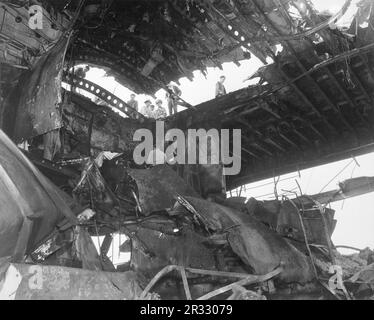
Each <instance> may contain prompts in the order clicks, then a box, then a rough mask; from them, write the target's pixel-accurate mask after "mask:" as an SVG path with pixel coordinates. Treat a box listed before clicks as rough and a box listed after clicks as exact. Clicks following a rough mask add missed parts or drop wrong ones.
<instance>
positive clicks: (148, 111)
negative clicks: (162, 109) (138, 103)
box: [141, 100, 155, 118]
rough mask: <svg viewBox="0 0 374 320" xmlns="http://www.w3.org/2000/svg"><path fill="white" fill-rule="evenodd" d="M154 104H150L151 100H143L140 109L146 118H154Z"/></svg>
mask: <svg viewBox="0 0 374 320" xmlns="http://www.w3.org/2000/svg"><path fill="white" fill-rule="evenodd" d="M154 109H155V106H154V105H153V104H152V102H151V100H146V101H144V106H143V108H142V110H141V113H142V114H144V115H145V116H146V117H147V118H155V110H154Z"/></svg>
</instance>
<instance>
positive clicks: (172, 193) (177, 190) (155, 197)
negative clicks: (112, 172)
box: [129, 165, 198, 215]
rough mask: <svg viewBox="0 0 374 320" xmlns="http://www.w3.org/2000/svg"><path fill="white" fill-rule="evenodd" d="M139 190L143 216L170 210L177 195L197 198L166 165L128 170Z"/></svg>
mask: <svg viewBox="0 0 374 320" xmlns="http://www.w3.org/2000/svg"><path fill="white" fill-rule="evenodd" d="M129 175H130V176H131V177H132V178H134V179H135V181H136V184H137V186H138V190H139V200H140V203H141V207H142V211H143V213H144V214H145V215H149V214H150V213H151V212H154V211H160V210H164V209H167V208H171V207H172V206H173V205H174V203H175V199H176V196H177V195H178V194H181V195H188V196H192V197H198V194H197V193H196V192H195V191H194V190H193V189H192V188H191V187H190V186H188V185H187V184H186V182H185V181H184V180H183V179H182V178H180V177H179V176H178V175H177V174H176V173H175V172H174V171H173V170H172V169H171V168H170V167H169V166H168V165H157V166H154V167H152V168H151V169H148V170H138V169H130V170H129Z"/></svg>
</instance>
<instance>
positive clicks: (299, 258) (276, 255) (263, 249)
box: [186, 197, 314, 283]
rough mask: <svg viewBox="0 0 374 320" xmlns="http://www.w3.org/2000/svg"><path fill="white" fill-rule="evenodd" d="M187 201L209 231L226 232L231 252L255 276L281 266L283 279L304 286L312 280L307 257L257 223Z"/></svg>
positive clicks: (242, 215)
mask: <svg viewBox="0 0 374 320" xmlns="http://www.w3.org/2000/svg"><path fill="white" fill-rule="evenodd" d="M186 199H187V200H188V201H189V202H190V204H191V205H192V206H193V207H194V208H195V209H196V211H198V212H199V214H200V215H202V216H204V217H205V219H207V220H208V221H209V227H210V228H214V231H215V232H218V233H227V237H228V242H229V244H230V246H231V248H232V250H233V251H234V252H235V253H236V254H237V255H238V256H239V257H240V258H241V260H242V261H243V262H244V263H245V264H246V265H248V266H250V267H252V268H253V269H254V271H255V272H256V273H257V274H266V273H268V272H270V271H272V270H274V269H275V268H277V267H278V266H279V265H282V266H283V268H284V270H283V272H282V273H281V274H280V279H282V280H285V281H287V282H302V283H305V282H308V281H310V280H312V279H313V277H314V276H313V272H312V267H311V265H310V262H309V259H308V257H307V256H306V255H304V254H303V253H302V252H300V251H299V250H298V249H296V248H295V247H294V246H293V245H292V244H290V243H289V242H288V241H287V240H285V239H284V238H282V237H281V236H279V235H278V234H276V233H275V232H274V231H272V230H270V229H269V228H267V227H266V226H265V225H263V224H262V223H261V222H259V221H258V220H256V219H254V218H253V217H251V216H249V215H247V214H245V213H242V212H239V211H236V210H234V209H230V208H227V207H224V206H221V205H218V204H216V203H212V202H209V201H206V200H203V199H197V198H192V197H186Z"/></svg>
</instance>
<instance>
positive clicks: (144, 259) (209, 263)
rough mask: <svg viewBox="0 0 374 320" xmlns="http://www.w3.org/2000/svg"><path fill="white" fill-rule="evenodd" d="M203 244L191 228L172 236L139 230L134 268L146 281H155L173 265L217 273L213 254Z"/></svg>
mask: <svg viewBox="0 0 374 320" xmlns="http://www.w3.org/2000/svg"><path fill="white" fill-rule="evenodd" d="M204 240H205V238H204V237H202V236H200V235H199V234H197V233H196V232H194V231H193V230H189V229H188V228H184V229H183V231H181V232H180V233H178V234H177V233H176V234H175V235H171V234H165V233H162V232H160V231H157V230H152V229H149V228H143V227H141V226H138V227H137V229H136V237H135V238H133V239H132V246H133V247H132V253H131V266H132V268H133V270H135V271H136V272H141V273H142V274H143V275H145V276H146V277H153V276H154V275H155V274H156V273H157V272H158V271H160V270H161V269H162V268H163V267H165V266H167V265H170V264H175V265H180V266H185V267H191V268H198V269H207V270H215V269H216V261H215V257H214V252H213V251H212V250H211V249H209V248H207V247H206V246H205V245H204V243H203V242H204Z"/></svg>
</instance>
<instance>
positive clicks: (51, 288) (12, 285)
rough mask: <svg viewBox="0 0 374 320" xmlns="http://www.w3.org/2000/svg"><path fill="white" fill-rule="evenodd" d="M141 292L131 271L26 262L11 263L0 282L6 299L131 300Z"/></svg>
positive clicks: (0, 291) (1, 290) (0, 294)
mask: <svg viewBox="0 0 374 320" xmlns="http://www.w3.org/2000/svg"><path fill="white" fill-rule="evenodd" d="M0 280H2V279H0ZM0 284H1V282H0ZM140 294H141V288H140V287H139V286H138V284H137V281H136V275H135V273H134V272H123V273H122V272H121V273H110V272H96V271H90V270H83V269H75V268H66V267H59V266H42V265H27V264H11V265H10V266H9V268H8V270H7V273H6V275H5V280H4V282H3V286H2V287H1V286H0V297H2V298H4V299H5V298H7V299H8V300H133V299H136V298H137V297H138V296H140Z"/></svg>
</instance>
